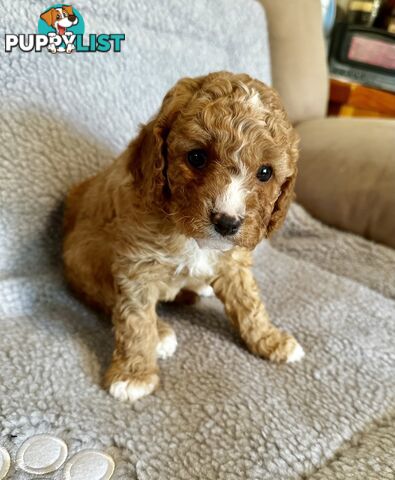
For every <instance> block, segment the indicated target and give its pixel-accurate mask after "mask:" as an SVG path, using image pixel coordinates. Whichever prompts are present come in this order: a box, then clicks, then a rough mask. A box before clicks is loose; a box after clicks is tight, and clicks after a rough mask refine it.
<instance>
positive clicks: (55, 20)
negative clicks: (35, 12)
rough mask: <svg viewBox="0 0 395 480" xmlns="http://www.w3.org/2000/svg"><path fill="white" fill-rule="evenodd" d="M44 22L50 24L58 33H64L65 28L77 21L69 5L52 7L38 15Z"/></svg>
mask: <svg viewBox="0 0 395 480" xmlns="http://www.w3.org/2000/svg"><path fill="white" fill-rule="evenodd" d="M40 18H41V19H42V20H44V22H45V23H46V24H47V25H49V26H51V27H52V28H53V29H54V30H55V32H56V33H57V34H58V35H64V34H65V33H66V30H67V29H68V28H70V27H72V26H73V25H76V24H77V23H78V18H77V16H76V15H75V14H74V11H73V7H72V6H71V5H62V6H60V7H52V8H50V9H49V10H46V11H45V12H44V13H42V14H41V15H40Z"/></svg>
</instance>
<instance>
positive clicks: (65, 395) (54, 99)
mask: <svg viewBox="0 0 395 480" xmlns="http://www.w3.org/2000/svg"><path fill="white" fill-rule="evenodd" d="M18 5H20V6H18ZM126 5H127V6H128V8H125V7H126ZM2 7H3V8H2V16H1V17H0V27H1V28H0V30H1V31H2V32H4V31H6V32H15V33H20V32H26V33H29V32H35V28H36V24H37V21H38V17H39V15H40V13H41V11H43V10H44V9H45V8H47V7H48V5H47V4H46V3H44V2H41V1H37V2H34V7H29V8H28V9H27V8H26V7H25V6H22V3H21V2H15V1H11V0H5V1H4V0H3V3H2ZM77 7H78V6H77ZM80 12H81V14H82V15H84V19H85V26H86V31H87V32H88V33H89V32H91V31H92V32H104V33H106V32H107V33H113V32H114V33H117V32H124V33H126V40H125V45H124V50H123V51H122V52H121V53H119V54H115V53H86V54H84V53H74V54H72V55H66V54H56V55H52V54H50V53H48V52H42V53H34V52H32V53H22V52H21V53H16V52H12V53H10V54H6V53H5V52H4V48H3V47H4V45H3V43H1V44H0V51H1V52H0V55H1V62H0V82H1V88H0V96H1V98H0V100H1V102H0V182H1V183H0V446H2V447H5V448H6V449H7V450H8V451H9V452H10V454H11V470H10V474H9V477H8V478H12V479H16V480H27V479H30V478H31V475H29V474H26V473H24V472H23V471H22V470H20V469H18V468H16V467H15V460H16V455H17V451H18V449H19V448H20V446H21V445H22V443H23V442H24V441H25V440H26V439H27V438H29V437H31V436H32V435H35V434H38V433H49V434H52V435H55V436H57V437H59V438H61V439H63V440H64V441H65V442H66V444H67V446H68V449H69V457H71V456H72V455H74V454H75V453H77V452H80V451H82V450H84V449H88V448H95V449H98V450H100V451H103V452H106V453H108V454H109V455H111V456H112V457H113V459H114V460H115V465H116V467H115V472H114V476H113V478H114V479H126V480H129V479H130V480H133V479H139V480H151V479H152V480H176V479H177V480H178V479H180V480H181V479H185V480H191V479H196V480H198V479H199V480H200V479H203V480H222V479H223V480H233V479H235V480H236V479H246V480H255V479H256V480H258V479H259V480H265V479H266V480H290V479H309V480H324V479H338V480H346V479H347V480H348V479H350V480H351V479H361V480H362V479H363V480H365V479H368V480H370V479H371V480H390V479H391V480H392V479H393V478H394V475H395V473H394V472H395V428H394V424H395V409H394V405H395V342H394V338H395V252H394V251H392V250H390V249H387V248H385V247H381V246H378V245H375V244H373V243H369V242H367V241H365V240H363V239H361V238H357V237H355V236H352V235H347V234H344V233H340V232H337V231H335V230H333V229H330V228H327V227H324V226H323V225H321V224H319V223H318V222H316V221H314V220H313V219H311V218H310V217H309V216H308V215H307V214H306V213H305V212H304V211H303V210H302V209H301V208H300V207H299V206H297V205H294V206H293V207H292V210H291V212H290V216H289V218H288V221H287V223H286V226H285V228H284V229H283V230H282V232H281V233H280V234H279V235H278V236H277V237H276V238H275V239H273V241H272V242H271V243H270V244H269V243H268V242H265V243H263V244H261V245H260V246H259V247H258V249H257V251H256V255H255V273H256V276H257V279H258V282H259V285H260V287H261V290H262V296H263V298H264V299H265V301H266V304H267V307H268V310H269V312H270V314H271V316H272V318H273V320H274V322H275V323H276V324H277V325H279V326H281V327H283V328H286V329H289V330H290V331H292V332H293V333H294V334H295V336H296V337H297V338H298V340H299V341H300V342H301V344H302V345H303V347H304V349H305V351H306V357H305V359H304V360H303V361H302V362H301V363H299V364H292V365H280V366H279V365H273V364H270V363H268V362H265V361H263V360H261V359H259V358H256V357H254V356H252V355H251V354H249V353H248V352H247V351H246V349H245V348H244V346H243V345H242V344H241V342H240V341H239V339H238V337H237V336H236V335H235V334H234V333H233V332H232V330H231V328H230V326H229V324H228V321H227V320H226V318H225V316H224V313H223V309H222V307H221V306H220V304H219V302H218V301H217V300H215V299H204V300H202V301H201V302H200V304H198V305H197V306H194V307H178V308H176V307H170V306H161V307H160V313H161V315H163V317H164V318H165V319H166V321H168V322H169V323H170V324H172V326H173V327H174V329H175V330H176V333H177V336H178V340H179V347H178V350H177V352H176V354H175V356H174V357H172V358H171V359H168V360H165V361H162V362H161V380H162V383H161V388H160V389H159V390H158V392H157V393H155V395H153V396H150V397H147V398H144V399H142V400H141V401H139V402H137V403H136V404H134V405H130V404H123V403H120V402H117V401H115V400H114V399H113V398H112V397H110V396H109V395H108V394H107V393H106V392H105V391H103V390H102V389H101V388H100V386H99V382H100V378H101V374H102V371H103V369H104V368H105V367H106V365H107V363H108V361H109V356H110V353H111V349H112V337H111V326H110V323H109V321H108V319H106V318H101V317H100V316H99V315H97V314H96V313H94V312H92V311H90V310H89V309H87V308H86V307H85V306H84V305H82V304H81V303H79V302H78V301H77V300H76V299H75V298H73V296H72V295H71V294H69V292H68V291H67V288H66V286H65V284H64V281H63V278H62V273H61V265H60V261H59V245H60V240H59V238H60V233H59V232H60V228H59V225H60V218H61V208H62V201H63V198H64V194H65V192H66V190H67V189H68V187H69V186H70V185H71V184H72V183H74V182H75V181H77V180H79V179H81V178H84V177H86V176H87V175H89V174H91V173H93V172H95V171H96V170H97V169H98V168H100V167H101V166H102V165H104V164H106V163H108V162H109V161H110V160H111V158H113V157H114V156H115V155H116V154H117V153H118V152H119V151H120V150H121V149H122V148H124V146H125V145H126V143H127V142H128V141H129V140H130V138H131V137H132V135H133V132H134V131H135V129H136V126H137V124H138V122H141V121H145V120H147V118H148V117H149V116H150V115H151V114H152V113H153V112H154V111H155V109H156V108H157V107H158V105H159V102H160V99H161V97H162V96H163V94H164V93H165V91H166V90H167V89H168V88H169V87H170V86H171V84H172V83H173V82H174V81H175V80H177V78H179V77H180V76H182V75H186V74H188V75H195V74H201V73H206V72H208V71H210V70H218V69H230V70H235V71H247V72H248V73H251V74H252V75H255V76H258V77H259V78H262V79H263V80H266V81H269V80H270V75H269V73H268V68H267V67H268V64H269V58H268V54H267V43H266V40H265V38H266V36H265V19H264V15H263V12H262V10H261V7H260V6H259V5H258V4H256V3H254V2H252V1H249V0H216V1H215V2H213V1H208V0H207V1H203V0H197V1H195V2H190V1H187V0H172V1H168V2H154V1H153V0H151V1H143V0H133V1H130V2H112V3H110V2H108V3H106V2H104V0H99V1H93V0H87V1H85V2H83V3H81V6H80ZM236 20H237V21H236ZM234 25H237V27H234ZM240 32H242V33H240ZM0 42H3V38H1V39H0ZM63 473H64V471H63V469H62V468H61V469H59V470H57V471H56V472H54V473H51V474H50V475H48V476H46V477H40V478H46V479H49V478H51V479H55V480H60V479H61V478H63ZM75 478H77V477H75ZM78 478H83V477H78ZM91 478H93V477H91ZM95 478H98V477H95ZM84 480H90V478H88V477H85V478H84Z"/></svg>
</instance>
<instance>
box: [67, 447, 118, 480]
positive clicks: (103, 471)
mask: <svg viewBox="0 0 395 480" xmlns="http://www.w3.org/2000/svg"><path fill="white" fill-rule="evenodd" d="M114 469H115V463H114V460H113V459H112V458H111V457H110V455H107V454H106V453H104V452H99V451H98V450H82V451H81V452H79V453H76V454H75V455H74V457H72V458H71V459H70V460H69V461H68V462H67V463H66V466H65V468H64V478H65V480H110V478H111V477H112V474H113V473H114Z"/></svg>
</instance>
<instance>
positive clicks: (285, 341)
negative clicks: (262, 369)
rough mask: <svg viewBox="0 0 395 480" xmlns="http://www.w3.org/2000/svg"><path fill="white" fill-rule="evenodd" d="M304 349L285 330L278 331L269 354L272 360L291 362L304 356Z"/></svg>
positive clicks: (297, 360)
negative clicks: (274, 343) (276, 339)
mask: <svg viewBox="0 0 395 480" xmlns="http://www.w3.org/2000/svg"><path fill="white" fill-rule="evenodd" d="M304 355H305V354H304V350H303V348H302V347H301V346H300V345H299V343H298V342H297V341H296V340H295V338H294V337H292V336H291V335H289V334H288V333H285V332H279V335H278V341H277V343H276V345H275V347H274V349H273V350H272V352H271V353H270V355H269V360H271V361H272V362H285V363H293V362H299V361H300V360H302V358H303V357H304Z"/></svg>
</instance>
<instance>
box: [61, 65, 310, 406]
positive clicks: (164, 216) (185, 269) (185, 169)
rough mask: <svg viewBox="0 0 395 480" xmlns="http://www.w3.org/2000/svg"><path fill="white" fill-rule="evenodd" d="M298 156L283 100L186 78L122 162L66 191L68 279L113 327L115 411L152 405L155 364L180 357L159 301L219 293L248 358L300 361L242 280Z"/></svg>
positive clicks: (285, 202)
mask: <svg viewBox="0 0 395 480" xmlns="http://www.w3.org/2000/svg"><path fill="white" fill-rule="evenodd" d="M297 143H298V138H297V135H296V133H295V132H294V130H293V128H292V126H291V125H290V123H289V121H288V119H287V116H286V114H285V112H284V109H283V107H282V105H281V102H280V99H279V96H278V95H277V93H276V92H275V91H274V90H273V89H272V88H269V87H268V86H266V85H264V84H263V83H261V82H260V81H258V80H255V79H253V78H251V77H249V76H248V75H245V74H232V73H228V72H217V73H212V74H210V75H207V76H202V77H197V78H183V79H181V80H180V81H179V82H178V83H177V84H176V85H175V86H174V87H173V88H172V89H171V90H170V91H169V92H168V93H167V95H166V96H165V98H164V100H163V103H162V106H161V109H160V111H159V113H158V114H157V115H156V116H155V117H154V118H153V119H152V120H151V121H150V122H149V123H148V124H147V125H144V126H142V128H141V130H140V132H139V135H138V136H137V138H136V139H135V140H133V142H132V143H131V144H130V145H129V147H128V148H127V149H126V151H125V152H124V153H123V154H122V155H121V156H120V157H119V158H118V159H116V160H115V161H114V162H113V163H112V164H111V165H110V166H109V167H108V168H106V169H105V170H103V171H102V172H100V173H98V174H97V175H96V176H94V177H93V178H90V179H88V180H86V181H84V182H82V183H81V184H79V185H77V186H75V187H74V188H73V189H72V190H71V191H70V193H69V195H68V198H67V205H66V213H65V222H64V226H65V239H64V252H63V253H64V264H65V272H66V275H67V279H68V281H69V283H70V285H71V287H72V288H73V290H74V291H75V292H76V293H77V294H78V295H79V296H80V297H82V298H83V299H84V300H85V301H86V302H87V303H89V304H90V305H93V306H96V307H99V308H100V309H103V310H105V311H107V312H109V313H111V315H112V320H113V324H114V333H115V349H114V352H113V356H112V361H111V365H110V366H109V368H108V370H107V372H106V374H105V378H104V385H105V387H106V388H108V389H109V391H110V393H111V394H112V395H113V396H114V397H116V398H118V399H120V400H129V401H135V400H137V399H138V398H140V397H142V396H144V395H148V394H150V393H151V392H152V391H153V390H154V389H155V388H156V387H157V385H158V382H159V377H158V364H157V358H165V357H168V356H170V355H172V354H173V353H174V351H175V349H176V346H177V341H176V336H175V333H174V331H173V329H172V328H171V327H170V326H169V325H167V324H166V323H165V322H164V321H162V320H161V319H160V318H158V316H157V313H156V304H157V302H159V301H165V302H169V301H173V300H175V299H176V300H177V299H180V298H182V297H189V298H190V296H191V295H194V294H206V293H208V292H209V291H213V292H214V293H215V295H216V296H217V297H218V298H219V299H220V300H221V302H223V304H224V307H225V311H226V314H227V316H228V317H229V319H230V321H231V323H232V325H233V326H234V327H235V328H236V329H237V330H238V332H239V333H240V336H241V338H242V339H243V341H244V342H245V344H246V346H247V347H248V349H249V350H250V351H251V352H252V353H253V354H256V355H259V356H261V357H263V358H267V359H269V360H271V361H275V362H292V361H296V360H299V359H301V358H302V356H303V349H302V348H301V346H300V345H299V344H298V343H297V341H296V340H295V339H294V338H293V337H292V336H291V335H290V334H288V333H286V332H283V331H280V330H279V329H277V328H276V327H275V326H274V325H273V324H272V323H271V322H270V319H269V317H268V315H267V313H266V310H265V307H264V305H263V303H262V301H261V299H260V295H259V288H258V286H257V284H256V282H255V280H254V277H253V275H252V273H251V270H250V268H251V250H252V249H253V248H254V247H255V246H256V245H257V244H258V242H260V241H261V240H262V239H263V238H265V237H267V236H268V235H270V234H271V233H272V232H273V231H274V230H275V229H277V228H278V227H279V226H280V224H281V223H282V221H283V219H284V216H285V214H286V211H287V209H288V206H289V203H290V201H291V199H292V196H293V186H294V182H295V175H296V162H297V157H298V149H297ZM191 292H194V293H193V294H191Z"/></svg>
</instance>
